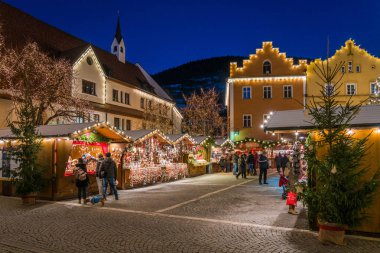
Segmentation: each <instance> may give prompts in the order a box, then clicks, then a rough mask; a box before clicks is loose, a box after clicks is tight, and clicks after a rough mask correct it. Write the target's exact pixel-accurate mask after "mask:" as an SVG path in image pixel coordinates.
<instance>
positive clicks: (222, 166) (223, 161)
mask: <svg viewBox="0 0 380 253" xmlns="http://www.w3.org/2000/svg"><path fill="white" fill-rule="evenodd" d="M226 163H227V161H226V158H225V157H224V155H223V156H222V157H221V158H220V160H219V166H220V170H221V171H223V172H227V170H226Z"/></svg>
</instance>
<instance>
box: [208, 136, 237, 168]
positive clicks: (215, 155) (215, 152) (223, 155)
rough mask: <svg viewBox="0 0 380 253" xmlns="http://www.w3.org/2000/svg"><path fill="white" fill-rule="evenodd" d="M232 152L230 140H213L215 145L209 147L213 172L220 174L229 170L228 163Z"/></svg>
mask: <svg viewBox="0 0 380 253" xmlns="http://www.w3.org/2000/svg"><path fill="white" fill-rule="evenodd" d="M233 150H234V143H233V142H232V141H231V140H230V139H228V138H217V139H215V145H213V146H211V163H212V171H213V172H220V171H222V170H223V171H225V172H227V171H228V170H230V165H229V164H228V161H229V156H230V155H231V152H232V151H233Z"/></svg>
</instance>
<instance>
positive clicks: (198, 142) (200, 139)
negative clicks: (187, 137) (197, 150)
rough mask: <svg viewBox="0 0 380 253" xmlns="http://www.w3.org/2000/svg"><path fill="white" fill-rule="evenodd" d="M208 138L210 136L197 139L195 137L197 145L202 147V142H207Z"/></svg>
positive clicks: (197, 137)
mask: <svg viewBox="0 0 380 253" xmlns="http://www.w3.org/2000/svg"><path fill="white" fill-rule="evenodd" d="M208 138H209V136H196V137H193V139H194V141H195V144H196V145H200V144H201V143H202V142H204V141H206V140H207V139H208Z"/></svg>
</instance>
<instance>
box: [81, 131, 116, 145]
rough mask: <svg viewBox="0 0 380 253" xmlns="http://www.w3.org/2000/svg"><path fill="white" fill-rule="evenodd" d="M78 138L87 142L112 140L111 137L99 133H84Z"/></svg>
mask: <svg viewBox="0 0 380 253" xmlns="http://www.w3.org/2000/svg"><path fill="white" fill-rule="evenodd" d="M78 139H79V140H80V141H85V142H89V143H93V142H109V141H110V139H108V138H107V137H104V136H102V135H100V134H98V133H90V134H83V135H81V136H79V138H78Z"/></svg>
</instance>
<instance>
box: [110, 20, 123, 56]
mask: <svg viewBox="0 0 380 253" xmlns="http://www.w3.org/2000/svg"><path fill="white" fill-rule="evenodd" d="M111 53H112V54H114V55H116V57H117V58H118V59H119V61H121V62H122V63H125V44H124V39H123V36H122V35H121V29H120V16H118V17H117V24H116V32H115V37H114V39H113V41H112V45H111Z"/></svg>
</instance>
